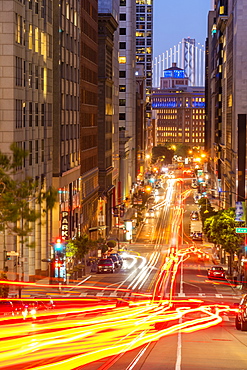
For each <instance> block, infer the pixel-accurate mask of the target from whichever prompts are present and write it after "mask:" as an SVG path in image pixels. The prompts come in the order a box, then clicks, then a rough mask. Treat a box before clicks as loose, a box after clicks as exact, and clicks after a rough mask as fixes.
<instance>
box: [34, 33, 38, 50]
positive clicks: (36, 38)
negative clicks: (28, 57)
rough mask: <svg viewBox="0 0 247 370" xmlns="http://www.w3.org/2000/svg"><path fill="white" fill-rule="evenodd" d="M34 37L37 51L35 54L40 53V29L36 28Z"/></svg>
mask: <svg viewBox="0 0 247 370" xmlns="http://www.w3.org/2000/svg"><path fill="white" fill-rule="evenodd" d="M34 36H35V43H34V46H35V47H34V50H35V53H38V52H39V29H38V27H36V28H35V30H34Z"/></svg>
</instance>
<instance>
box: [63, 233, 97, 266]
mask: <svg viewBox="0 0 247 370" xmlns="http://www.w3.org/2000/svg"><path fill="white" fill-rule="evenodd" d="M97 246H98V242H97V241H94V240H91V239H89V237H88V235H87V234H83V235H81V236H77V237H76V238H75V239H69V240H68V242H67V244H66V258H67V260H68V263H69V266H70V267H71V268H73V267H74V266H76V265H78V264H80V263H82V262H83V259H84V257H85V256H86V255H87V254H88V252H89V251H91V250H95V249H96V248H97Z"/></svg>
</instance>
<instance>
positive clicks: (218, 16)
mask: <svg viewBox="0 0 247 370" xmlns="http://www.w3.org/2000/svg"><path fill="white" fill-rule="evenodd" d="M214 5H215V10H214V11H213V12H210V13H209V22H208V24H209V29H208V41H207V43H208V62H207V68H208V73H207V76H208V81H207V84H208V94H207V111H208V112H211V114H210V115H209V116H208V122H207V126H208V131H209V130H211V132H212V135H211V136H210V135H208V136H207V138H208V142H209V143H208V144H207V145H208V147H209V148H210V157H211V161H210V165H211V166H210V170H211V180H212V187H214V188H215V190H216V191H217V192H219V195H220V202H221V204H223V205H224V206H226V207H228V206H235V201H236V200H238V201H243V200H244V199H245V197H246V175H245V172H246V117H247V110H246V106H247V89H246V73H245V70H246V68H245V67H246V65H247V50H246V48H243V47H242V45H243V44H244V43H245V35H246V24H245V22H243V19H246V17H247V8H246V4H245V2H244V1H242V0H238V1H226V0H217V1H216V0H215V2H214ZM215 158H217V159H215Z"/></svg>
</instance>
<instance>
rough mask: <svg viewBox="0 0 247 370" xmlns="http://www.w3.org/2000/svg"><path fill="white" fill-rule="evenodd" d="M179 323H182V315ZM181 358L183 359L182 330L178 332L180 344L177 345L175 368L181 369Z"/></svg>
mask: <svg viewBox="0 0 247 370" xmlns="http://www.w3.org/2000/svg"><path fill="white" fill-rule="evenodd" d="M179 324H182V317H180V319H179ZM181 360H182V334H181V331H179V332H178V345H177V361H176V366H175V370H181Z"/></svg>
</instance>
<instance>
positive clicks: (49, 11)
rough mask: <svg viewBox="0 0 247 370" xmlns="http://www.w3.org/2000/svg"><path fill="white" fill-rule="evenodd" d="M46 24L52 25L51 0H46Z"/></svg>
mask: <svg viewBox="0 0 247 370" xmlns="http://www.w3.org/2000/svg"><path fill="white" fill-rule="evenodd" d="M47 19H48V22H49V23H50V24H52V0H48V17H47Z"/></svg>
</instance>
